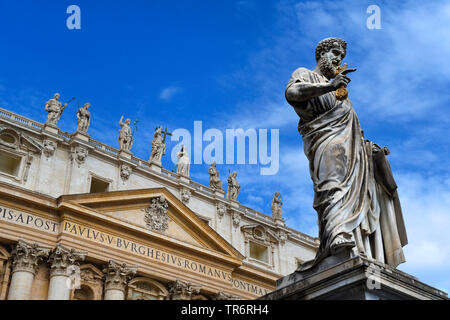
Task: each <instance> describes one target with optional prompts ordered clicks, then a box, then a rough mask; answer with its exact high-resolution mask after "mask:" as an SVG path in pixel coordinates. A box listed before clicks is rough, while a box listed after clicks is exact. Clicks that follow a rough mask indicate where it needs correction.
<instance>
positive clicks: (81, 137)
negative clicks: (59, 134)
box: [72, 131, 89, 142]
mask: <svg viewBox="0 0 450 320" xmlns="http://www.w3.org/2000/svg"><path fill="white" fill-rule="evenodd" d="M72 139H78V140H82V141H86V142H89V135H88V134H87V133H85V132H80V131H77V132H75V133H74V134H73V135H72Z"/></svg>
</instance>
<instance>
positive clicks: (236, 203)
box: [230, 200, 239, 209]
mask: <svg viewBox="0 0 450 320" xmlns="http://www.w3.org/2000/svg"><path fill="white" fill-rule="evenodd" d="M230 206H231V207H232V208H236V209H239V201H236V200H230Z"/></svg>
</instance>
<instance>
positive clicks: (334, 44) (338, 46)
mask: <svg viewBox="0 0 450 320" xmlns="http://www.w3.org/2000/svg"><path fill="white" fill-rule="evenodd" d="M346 52H347V42H345V41H344V40H342V39H339V38H326V39H323V40H322V41H320V42H319V44H318V45H317V47H316V61H317V64H318V66H319V69H320V73H322V75H323V76H325V77H326V78H327V79H331V78H334V77H335V75H336V68H337V67H338V66H340V65H341V63H342V60H343V59H344V57H345V55H346Z"/></svg>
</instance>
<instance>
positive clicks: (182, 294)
mask: <svg viewBox="0 0 450 320" xmlns="http://www.w3.org/2000/svg"><path fill="white" fill-rule="evenodd" d="M200 288H201V286H199V285H194V284H192V283H191V282H186V281H182V280H176V281H174V282H172V283H171V284H170V286H169V294H170V300H191V299H192V296H194V295H198V294H200Z"/></svg>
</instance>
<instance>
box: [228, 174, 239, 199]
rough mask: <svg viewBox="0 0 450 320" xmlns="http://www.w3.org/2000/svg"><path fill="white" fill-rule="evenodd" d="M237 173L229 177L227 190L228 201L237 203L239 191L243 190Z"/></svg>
mask: <svg viewBox="0 0 450 320" xmlns="http://www.w3.org/2000/svg"><path fill="white" fill-rule="evenodd" d="M236 176H237V172H236V171H235V172H233V174H230V175H229V176H228V180H227V181H228V190H227V199H228V200H234V201H236V199H237V197H238V195H239V191H240V190H241V186H240V185H239V183H238V181H237V179H236Z"/></svg>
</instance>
